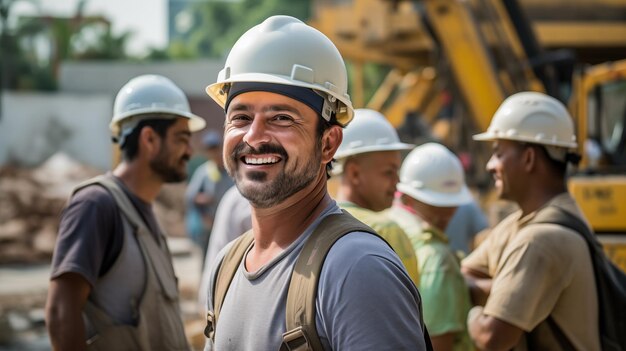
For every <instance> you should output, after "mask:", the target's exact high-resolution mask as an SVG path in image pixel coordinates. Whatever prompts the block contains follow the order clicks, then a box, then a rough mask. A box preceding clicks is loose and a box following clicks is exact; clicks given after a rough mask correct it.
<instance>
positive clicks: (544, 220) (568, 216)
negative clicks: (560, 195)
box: [526, 204, 602, 351]
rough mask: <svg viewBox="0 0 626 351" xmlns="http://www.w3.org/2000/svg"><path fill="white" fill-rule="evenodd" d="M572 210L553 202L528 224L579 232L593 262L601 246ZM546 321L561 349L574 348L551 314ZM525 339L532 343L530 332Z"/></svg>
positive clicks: (566, 350) (565, 350)
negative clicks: (551, 226)
mask: <svg viewBox="0 0 626 351" xmlns="http://www.w3.org/2000/svg"><path fill="white" fill-rule="evenodd" d="M572 210H573V209H571V208H570V209H567V208H565V207H562V206H560V205H554V204H553V205H551V206H548V207H546V208H544V209H542V210H541V211H539V213H537V215H536V216H535V217H534V218H533V219H532V220H531V221H530V222H529V224H556V225H558V226H561V227H565V228H567V229H570V230H573V231H575V232H576V233H578V234H580V236H582V237H583V239H585V242H586V243H587V246H588V247H589V250H590V254H591V255H592V262H593V255H595V254H597V252H598V251H602V246H601V245H600V243H599V242H598V240H597V239H596V238H595V236H594V235H593V233H592V232H591V229H590V228H589V227H588V226H587V224H586V223H585V222H584V221H583V220H582V219H581V218H579V217H578V216H576V215H575V214H573V213H572ZM546 322H547V325H548V329H547V330H549V332H550V334H552V336H553V337H554V340H555V341H556V343H558V345H559V347H560V349H561V350H564V351H569V350H575V349H576V348H575V347H574V345H572V342H571V341H570V340H569V339H568V338H567V336H566V335H565V333H563V331H562V330H561V328H560V327H559V325H558V324H557V323H556V321H555V320H554V318H552V316H551V315H550V316H548V318H546ZM526 340H527V342H528V343H529V345H533V341H532V340H533V337H532V332H530V333H526ZM529 348H531V347H529Z"/></svg>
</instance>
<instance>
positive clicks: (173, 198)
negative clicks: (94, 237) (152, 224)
mask: <svg viewBox="0 0 626 351" xmlns="http://www.w3.org/2000/svg"><path fill="white" fill-rule="evenodd" d="M100 173H102V172H101V171H99V170H97V169H94V168H91V167H88V166H85V165H82V164H80V163H78V162H76V161H74V160H73V159H71V158H70V157H68V156H67V155H65V154H62V153H58V154H55V155H53V156H52V157H51V158H49V159H48V160H47V161H46V162H45V163H44V164H42V165H41V166H39V167H37V168H21V167H15V166H3V167H0V264H7V263H37V262H50V258H51V256H52V252H53V250H54V243H55V240H56V236H57V230H58V225H59V218H60V214H61V212H62V210H63V207H64V205H65V203H66V201H67V199H68V197H69V195H70V193H71V191H72V189H73V188H74V187H75V186H76V185H78V184H80V183H81V182H83V181H85V180H87V179H89V178H90V177H93V176H95V175H97V174H100ZM184 187H185V185H184V184H176V185H168V186H166V187H164V189H163V191H162V192H161V194H160V195H159V198H158V199H157V202H156V203H155V204H154V210H155V213H156V216H157V218H158V219H159V220H160V221H161V224H162V225H163V227H164V229H165V231H166V232H168V233H169V234H170V235H176V236H180V235H184V219H183V218H184V206H183V193H184Z"/></svg>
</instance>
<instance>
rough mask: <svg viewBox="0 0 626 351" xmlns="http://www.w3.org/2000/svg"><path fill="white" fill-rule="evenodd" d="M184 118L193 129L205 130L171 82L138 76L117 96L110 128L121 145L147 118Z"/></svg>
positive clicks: (179, 91) (157, 76) (203, 122)
mask: <svg viewBox="0 0 626 351" xmlns="http://www.w3.org/2000/svg"><path fill="white" fill-rule="evenodd" d="M155 115H158V118H173V117H183V118H188V119H189V130H190V131H192V132H195V131H198V130H200V129H202V128H204V127H205V125H206V122H205V121H204V119H202V118H201V117H198V116H196V115H194V114H193V113H191V109H190V108H189V102H188V101H187V97H186V96H185V93H183V91H182V90H181V89H180V88H179V87H178V86H176V84H174V82H172V81H171V80H170V79H168V78H166V77H163V76H160V75H154V74H147V75H141V76H138V77H135V78H133V79H131V80H130V81H128V83H126V84H125V85H124V86H123V87H122V88H121V89H120V91H119V92H118V93H117V96H116V97H115V103H114V105H113V119H112V120H111V124H110V125H109V127H110V129H111V132H112V134H113V137H114V140H116V141H117V142H118V143H120V145H122V144H123V141H124V139H125V138H126V137H127V136H128V135H129V134H130V133H132V131H133V129H134V128H135V127H136V126H137V124H138V123H139V122H140V121H142V120H145V119H152V118H155Z"/></svg>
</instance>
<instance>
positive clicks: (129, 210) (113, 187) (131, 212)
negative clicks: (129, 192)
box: [72, 175, 147, 230]
mask: <svg viewBox="0 0 626 351" xmlns="http://www.w3.org/2000/svg"><path fill="white" fill-rule="evenodd" d="M94 184H97V185H100V186H102V187H104V188H105V189H107V190H108V191H109V193H110V194H111V196H113V199H114V200H115V203H116V204H117V206H118V207H119V208H120V210H121V211H122V213H123V214H124V216H125V217H126V218H127V219H128V220H129V221H130V223H131V224H132V226H133V227H134V228H139V227H145V226H146V225H145V224H144V222H143V220H142V219H141V216H139V213H137V210H136V209H135V207H134V206H133V204H132V203H131V202H130V200H129V199H128V197H127V196H126V194H124V190H122V189H121V188H120V187H119V185H118V184H117V183H115V181H114V180H113V179H111V178H109V177H107V176H105V175H99V176H96V177H94V178H91V179H89V180H87V181H85V182H83V183H81V184H79V185H78V186H77V187H76V188H74V191H73V192H72V195H74V194H75V193H76V192H77V191H79V190H80V189H82V188H85V187H87V186H89V185H94ZM146 230H147V228H146Z"/></svg>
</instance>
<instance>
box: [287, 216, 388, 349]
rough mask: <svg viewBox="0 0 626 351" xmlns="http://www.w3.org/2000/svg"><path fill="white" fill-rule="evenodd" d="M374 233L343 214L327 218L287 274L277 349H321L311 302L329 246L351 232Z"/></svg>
mask: <svg viewBox="0 0 626 351" xmlns="http://www.w3.org/2000/svg"><path fill="white" fill-rule="evenodd" d="M355 231H359V232H366V233H371V234H374V235H378V234H376V232H375V231H374V230H373V229H372V228H370V227H368V226H366V225H365V224H363V223H361V222H360V221H358V220H356V219H355V218H354V217H352V216H351V215H350V214H348V213H347V212H345V211H344V212H343V213H341V214H333V215H328V216H327V217H326V218H324V219H323V220H322V222H321V223H320V224H319V225H318V226H317V228H315V230H314V231H313V233H312V234H311V236H310V237H309V238H308V239H307V242H306V243H305V244H304V247H303V248H302V251H301V252H300V255H299V256H298V259H297V260H296V263H295V265H294V268H293V273H292V274H291V281H290V283H289V291H288V293H287V309H286V316H285V319H286V326H287V332H286V333H284V334H283V343H282V345H281V348H280V349H281V350H314V351H317V350H323V348H322V344H321V342H320V339H319V336H318V335H317V329H316V327H315V299H316V297H317V285H318V279H319V275H320V272H321V270H322V265H323V264H324V260H325V259H326V255H327V254H328V251H330V248H331V247H332V246H333V244H334V243H335V242H336V241H337V240H339V239H340V238H341V237H343V236H344V235H346V234H348V233H351V232H355Z"/></svg>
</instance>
